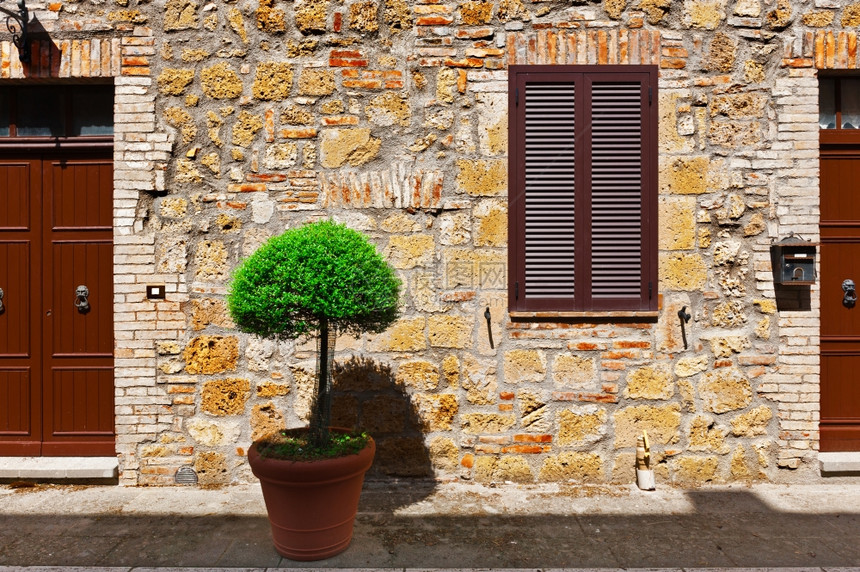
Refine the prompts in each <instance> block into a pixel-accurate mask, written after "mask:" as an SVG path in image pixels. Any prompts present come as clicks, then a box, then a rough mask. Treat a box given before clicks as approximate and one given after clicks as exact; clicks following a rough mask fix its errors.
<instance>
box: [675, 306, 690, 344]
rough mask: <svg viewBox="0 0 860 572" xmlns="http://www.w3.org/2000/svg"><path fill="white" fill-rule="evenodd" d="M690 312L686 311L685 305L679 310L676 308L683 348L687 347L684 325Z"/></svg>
mask: <svg viewBox="0 0 860 572" xmlns="http://www.w3.org/2000/svg"><path fill="white" fill-rule="evenodd" d="M692 317H693V316H691V315H690V314H688V313H687V307H686V306H683V307H682V308H681V309H680V310H678V318H679V319H680V320H681V339H683V340H684V349H687V329H686V327H685V326H684V324H686V323H687V322H689V321H690V318H692Z"/></svg>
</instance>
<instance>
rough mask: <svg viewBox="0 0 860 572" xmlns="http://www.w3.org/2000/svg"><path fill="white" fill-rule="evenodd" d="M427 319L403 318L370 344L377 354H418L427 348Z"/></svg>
mask: <svg viewBox="0 0 860 572" xmlns="http://www.w3.org/2000/svg"><path fill="white" fill-rule="evenodd" d="M425 322H426V321H425V318H424V317H417V318H401V319H400V320H398V321H397V322H395V323H394V324H393V325H392V326H391V327H390V328H388V329H387V330H386V331H385V332H383V333H382V334H379V335H377V336H374V337H373V338H372V339H371V340H370V343H369V346H370V350H371V351H376V352H416V351H420V350H423V349H426V348H427V339H426V337H425V335H424V326H425Z"/></svg>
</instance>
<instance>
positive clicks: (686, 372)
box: [675, 355, 710, 377]
mask: <svg viewBox="0 0 860 572" xmlns="http://www.w3.org/2000/svg"><path fill="white" fill-rule="evenodd" d="M709 363H710V360H709V359H708V356H706V355H699V356H690V357H684V358H681V359H679V360H678V363H676V364H675V375H677V376H678V377H692V376H694V375H696V374H697V373H702V372H703V371H705V370H707V369H708V365H709Z"/></svg>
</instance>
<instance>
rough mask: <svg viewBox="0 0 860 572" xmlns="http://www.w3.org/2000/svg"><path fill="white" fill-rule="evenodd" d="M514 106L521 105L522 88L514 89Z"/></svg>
mask: <svg viewBox="0 0 860 572" xmlns="http://www.w3.org/2000/svg"><path fill="white" fill-rule="evenodd" d="M514 105H516V106H517V107H519V105H520V88H518V87H516V88H514Z"/></svg>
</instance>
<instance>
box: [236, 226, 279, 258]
mask: <svg viewBox="0 0 860 572" xmlns="http://www.w3.org/2000/svg"><path fill="white" fill-rule="evenodd" d="M271 237H272V231H270V230H269V229H266V228H249V229H248V230H246V231H245V233H244V239H243V240H242V256H243V257H245V258H247V257H249V256H251V255H252V254H253V253H254V252H255V251H256V250H257V249H258V248H260V247H261V246H263V244H265V242H266V241H267V240H269V239H270V238H271Z"/></svg>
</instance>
